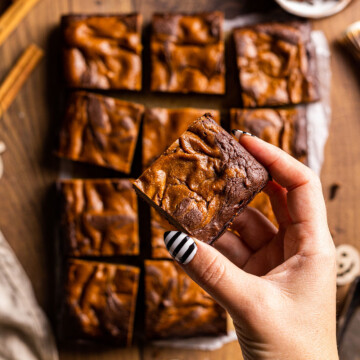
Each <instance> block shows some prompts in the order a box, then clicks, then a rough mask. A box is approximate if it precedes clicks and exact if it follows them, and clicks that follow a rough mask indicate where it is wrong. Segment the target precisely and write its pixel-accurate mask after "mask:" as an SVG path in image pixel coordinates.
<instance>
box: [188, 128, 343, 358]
mask: <svg viewBox="0 0 360 360" xmlns="http://www.w3.org/2000/svg"><path fill="white" fill-rule="evenodd" d="M240 142H241V144H242V145H243V146H244V147H245V148H246V149H247V150H248V151H249V152H250V153H251V154H252V155H253V156H254V157H255V158H256V159H257V160H258V161H259V162H260V163H262V164H263V165H264V166H265V167H266V168H267V169H268V170H269V172H270V174H271V176H272V177H273V179H274V181H270V182H269V183H268V185H267V186H266V188H265V192H266V193H267V194H268V195H269V197H270V200H271V204H272V207H273V211H274V213H275V216H276V219H277V221H278V224H279V229H277V228H276V227H275V226H274V225H273V224H272V223H271V222H270V221H269V220H267V219H266V218H265V217H264V216H263V215H262V214H261V213H260V212H258V211H257V210H255V209H251V208H247V209H246V210H245V211H244V212H243V213H242V214H241V215H240V216H238V217H237V218H236V219H235V221H234V223H233V229H235V230H236V231H237V232H238V233H239V234H240V237H238V236H236V235H235V234H233V233H231V232H227V233H226V234H225V235H223V236H222V237H221V238H220V239H219V240H217V241H216V242H215V244H214V247H211V246H209V245H207V244H205V243H203V242H201V241H196V244H197V248H198V249H197V252H196V254H195V256H194V258H193V260H191V261H190V262H189V263H187V264H186V265H182V266H183V268H184V270H185V271H186V272H187V273H188V275H189V276H190V277H191V278H192V279H193V280H194V281H196V282H197V283H198V284H199V285H200V286H201V287H203V288H204V289H205V290H206V291H207V292H208V293H209V294H211V295H212V296H213V297H214V299H215V300H217V301H218V302H219V303H220V304H221V305H222V306H223V307H224V308H226V309H227V311H228V312H229V314H230V315H231V317H232V319H233V321H234V325H235V329H236V333H237V336H238V340H239V343H240V346H241V348H242V352H243V356H244V358H245V359H256V360H259V359H260V360H261V359H272V360H273V359H277V360H282V359H291V360H297V359H304V360H305V359H306V360H315V359H316V360H320V359H324V360H331V359H338V353H337V346H336V320H335V318H336V314H335V311H336V310H335V304H336V300H335V296H336V266H335V265H336V261H335V247H334V244H333V241H332V238H331V235H330V232H329V229H328V225H327V219H326V208H325V203H324V198H323V195H322V189H321V183H320V180H319V178H318V177H317V176H316V175H315V174H314V173H313V172H312V171H311V170H310V169H309V168H308V167H306V166H305V165H303V164H301V163H300V162H298V161H297V160H295V159H294V158H292V157H291V156H290V155H288V154H286V153H285V152H284V151H282V150H280V149H278V148H276V147H274V146H272V145H270V144H267V143H265V142H264V141H262V140H260V139H258V138H254V137H250V136H246V135H245V136H242V137H241V139H240ZM214 248H216V249H217V250H215V249H214Z"/></svg>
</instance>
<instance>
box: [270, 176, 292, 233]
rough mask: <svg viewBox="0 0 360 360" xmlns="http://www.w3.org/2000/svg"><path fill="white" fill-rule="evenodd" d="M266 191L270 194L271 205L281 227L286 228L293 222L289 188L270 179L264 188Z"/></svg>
mask: <svg viewBox="0 0 360 360" xmlns="http://www.w3.org/2000/svg"><path fill="white" fill-rule="evenodd" d="M264 192H265V193H266V194H268V195H269V198H270V202H271V207H272V209H273V212H274V214H275V217H276V220H277V222H278V224H279V227H280V228H286V227H287V226H288V225H289V224H290V223H291V218H290V214H289V210H288V207H287V190H286V189H285V188H283V187H281V186H280V185H279V184H277V183H276V182H274V181H269V182H268V184H267V185H266V186H265V188H264Z"/></svg>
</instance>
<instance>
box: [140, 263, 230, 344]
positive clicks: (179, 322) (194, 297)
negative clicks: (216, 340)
mask: <svg viewBox="0 0 360 360" xmlns="http://www.w3.org/2000/svg"><path fill="white" fill-rule="evenodd" d="M145 302H146V309H145V310H146V313H145V314H146V315H145V324H146V325H145V326H146V336H147V338H148V339H165V338H176V337H179V338H184V337H193V336H204V335H222V334H225V333H226V330H227V324H226V313H225V311H224V309H222V308H221V307H220V305H218V304H217V303H216V302H215V301H214V300H213V299H212V298H211V297H210V295H208V294H207V293H206V292H205V291H204V290H203V289H201V288H200V286H198V285H197V284H196V283H195V282H194V281H192V280H191V279H190V278H189V277H188V276H187V275H186V274H185V272H184V271H183V270H182V269H181V268H180V267H179V265H177V264H176V263H175V262H174V261H171V260H163V261H159V260H146V261H145Z"/></svg>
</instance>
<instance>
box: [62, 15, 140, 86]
mask: <svg viewBox="0 0 360 360" xmlns="http://www.w3.org/2000/svg"><path fill="white" fill-rule="evenodd" d="M141 25H142V16H141V15H139V14H129V15H67V16H63V18H62V32H63V43H64V51H63V57H64V75H65V82H66V85H67V86H69V87H75V88H91V89H128V90H141V51H142V45H141Z"/></svg>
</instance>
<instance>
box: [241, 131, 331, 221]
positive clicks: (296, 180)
mask: <svg viewBox="0 0 360 360" xmlns="http://www.w3.org/2000/svg"><path fill="white" fill-rule="evenodd" d="M239 141H240V143H241V145H243V146H244V147H245V148H246V149H247V150H248V151H249V152H250V153H251V154H252V155H253V156H254V157H255V158H256V159H257V160H258V161H259V162H260V163H261V164H263V165H264V166H265V167H266V168H267V169H268V171H269V172H270V174H271V176H272V177H273V179H274V180H275V181H276V182H277V183H278V184H280V185H281V186H282V187H284V188H286V189H287V191H288V194H287V203H288V211H289V215H290V218H291V220H292V222H293V223H306V222H307V223H313V224H314V223H315V222H316V221H324V220H325V221H326V211H325V202H324V198H323V196H322V190H321V184H320V181H319V178H318V177H317V176H316V175H315V174H314V173H313V171H311V170H310V169H309V168H308V167H307V166H305V165H303V164H302V163H300V162H299V161H297V160H296V159H295V158H293V157H292V156H290V155H289V154H287V153H286V152H285V151H283V150H281V149H279V148H277V147H276V146H274V145H271V144H268V143H266V142H265V141H263V140H261V139H259V138H257V137H252V136H241V137H240V140H239Z"/></svg>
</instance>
